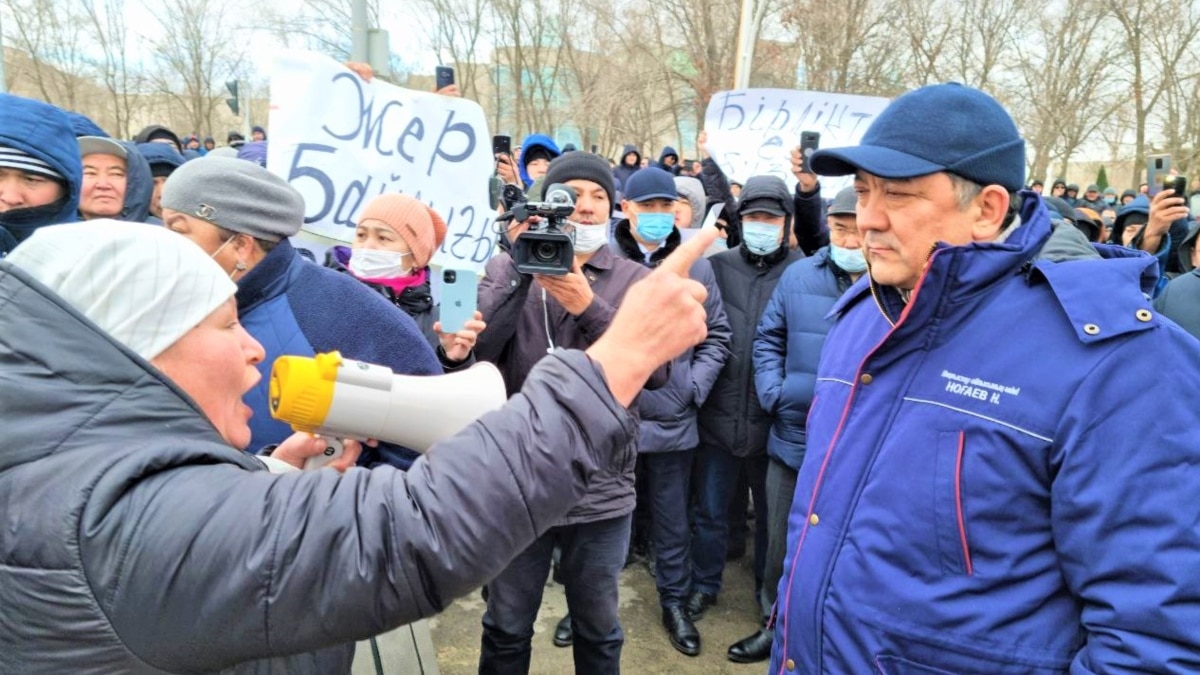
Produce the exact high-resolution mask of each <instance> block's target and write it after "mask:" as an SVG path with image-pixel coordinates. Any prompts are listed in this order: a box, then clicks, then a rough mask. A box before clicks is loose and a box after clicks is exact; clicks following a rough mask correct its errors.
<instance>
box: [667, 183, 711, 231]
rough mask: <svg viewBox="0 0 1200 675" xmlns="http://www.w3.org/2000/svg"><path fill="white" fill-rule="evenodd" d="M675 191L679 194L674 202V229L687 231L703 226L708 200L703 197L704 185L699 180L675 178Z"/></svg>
mask: <svg viewBox="0 0 1200 675" xmlns="http://www.w3.org/2000/svg"><path fill="white" fill-rule="evenodd" d="M675 191H676V192H678V193H679V198H678V199H676V200H675V227H676V228H677V229H679V230H689V229H694V228H698V227H700V226H701V225H703V224H704V217H705V216H706V215H708V209H707V208H706V206H707V202H708V200H707V199H706V198H705V196H704V184H703V183H701V182H700V179H699V178H692V177H691V176H676V177H675Z"/></svg>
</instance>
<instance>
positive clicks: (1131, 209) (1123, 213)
mask: <svg viewBox="0 0 1200 675" xmlns="http://www.w3.org/2000/svg"><path fill="white" fill-rule="evenodd" d="M1164 192H1166V191H1165V190H1164ZM1149 222H1150V200H1149V199H1148V198H1147V197H1146V195H1138V196H1137V199H1134V200H1133V201H1131V202H1129V203H1128V204H1126V205H1125V206H1122V207H1121V209H1120V210H1119V211H1117V219H1116V221H1115V222H1114V223H1113V226H1112V231H1111V232H1110V233H1109V243H1111V244H1115V245H1117V246H1123V247H1125V248H1130V249H1134V250H1140V251H1145V252H1146V253H1149V254H1150V255H1152V256H1154V258H1155V259H1156V260H1157V261H1158V274H1159V279H1158V284H1157V285H1155V287H1154V295H1155V296H1157V295H1158V293H1159V292H1161V291H1162V289H1163V287H1164V286H1165V285H1166V283H1167V276H1166V274H1167V266H1168V257H1169V256H1170V255H1171V248H1172V246H1171V234H1170V228H1171V221H1162V222H1159V223H1157V224H1156V227H1155V229H1154V230H1152V231H1147V227H1146V226H1147V224H1148V223H1149ZM1184 227H1185V228H1186V227H1187V226H1186V224H1185V225H1184ZM1184 232H1185V234H1186V229H1185V230H1184ZM1180 239H1182V237H1180Z"/></svg>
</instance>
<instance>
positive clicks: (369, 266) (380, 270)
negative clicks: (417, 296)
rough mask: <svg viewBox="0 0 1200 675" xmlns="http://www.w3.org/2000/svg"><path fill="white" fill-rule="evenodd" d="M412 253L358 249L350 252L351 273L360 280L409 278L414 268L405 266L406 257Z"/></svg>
mask: <svg viewBox="0 0 1200 675" xmlns="http://www.w3.org/2000/svg"><path fill="white" fill-rule="evenodd" d="M410 255H412V253H401V252H400V251H380V250H377V249H371V248H356V249H352V250H351V251H350V265H349V267H350V271H351V272H353V273H354V276H356V277H359V278H360V279H395V278H396V277H404V276H408V274H409V273H410V272H411V271H412V267H411V266H408V265H405V264H404V257H405V256H410Z"/></svg>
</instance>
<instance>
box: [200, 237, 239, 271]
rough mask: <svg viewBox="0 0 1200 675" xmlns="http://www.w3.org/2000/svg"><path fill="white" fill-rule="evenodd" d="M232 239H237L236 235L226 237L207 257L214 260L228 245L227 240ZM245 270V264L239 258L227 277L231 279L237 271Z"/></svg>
mask: <svg viewBox="0 0 1200 675" xmlns="http://www.w3.org/2000/svg"><path fill="white" fill-rule="evenodd" d="M234 239H237V236H233V237H230V238H228V239H226V240H225V241H224V242H223V243H222V244H221V245H220V246H218V247H217V250H215V251H213V252H212V255H210V256H208V257H210V258H212V259H213V260H216V259H217V255H218V254H220V253H221V251H223V250H225V247H226V246H228V245H229V242H231V241H233V240H234ZM245 271H246V264H245V263H243V262H242V261H241V260H239V261H237V265H235V266H234V268H233V271H232V272H230V273H229V279H230V280H232V279H233V277H234V276H236V275H237V273H238V272H245Z"/></svg>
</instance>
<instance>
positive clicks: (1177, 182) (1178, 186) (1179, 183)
mask: <svg viewBox="0 0 1200 675" xmlns="http://www.w3.org/2000/svg"><path fill="white" fill-rule="evenodd" d="M1163 189H1164V190H1174V191H1175V194H1174V195H1172V196H1174V197H1183V198H1184V199H1187V176H1167V178H1166V180H1165V181H1163Z"/></svg>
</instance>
